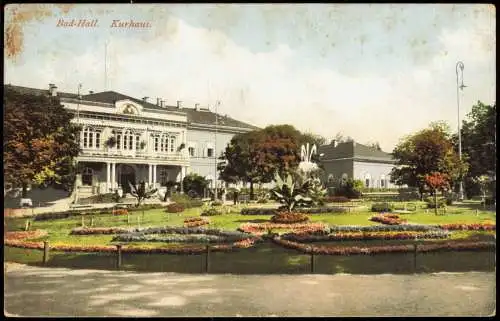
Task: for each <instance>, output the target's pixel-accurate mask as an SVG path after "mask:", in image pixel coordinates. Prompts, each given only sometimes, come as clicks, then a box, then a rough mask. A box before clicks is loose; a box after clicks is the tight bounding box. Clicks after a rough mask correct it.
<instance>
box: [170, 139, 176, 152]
mask: <svg viewBox="0 0 500 321" xmlns="http://www.w3.org/2000/svg"><path fill="white" fill-rule="evenodd" d="M174 147H175V136H170V152H171V153H173V152H174Z"/></svg>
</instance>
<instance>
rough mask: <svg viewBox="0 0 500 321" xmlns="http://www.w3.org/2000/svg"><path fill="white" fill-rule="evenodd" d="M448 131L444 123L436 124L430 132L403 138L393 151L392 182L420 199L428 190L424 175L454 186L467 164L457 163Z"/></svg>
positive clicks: (464, 171) (465, 169)
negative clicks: (433, 175)
mask: <svg viewBox="0 0 500 321" xmlns="http://www.w3.org/2000/svg"><path fill="white" fill-rule="evenodd" d="M449 131H450V129H449V127H448V125H447V124H446V123H444V122H435V123H431V124H430V126H429V128H426V129H423V130H421V131H419V132H417V133H415V134H413V135H409V136H407V137H404V138H403V139H402V140H401V141H400V142H399V144H398V145H397V146H396V147H395V148H394V151H393V157H394V158H395V159H396V166H395V167H394V168H393V169H392V171H391V182H392V183H395V184H397V185H403V184H406V185H408V186H409V187H416V188H418V191H419V194H420V198H421V199H423V194H424V192H426V191H427V190H428V188H427V184H426V182H425V175H427V174H430V173H432V172H440V173H443V174H446V175H447V176H448V177H449V178H450V181H451V182H456V181H457V180H458V179H459V178H460V176H461V175H463V174H464V173H466V172H467V163H466V161H465V158H464V159H463V160H462V161H460V159H459V157H458V154H457V153H456V151H455V150H454V148H453V143H452V139H451V135H450V133H449Z"/></svg>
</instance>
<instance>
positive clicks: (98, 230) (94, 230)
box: [70, 227, 134, 235]
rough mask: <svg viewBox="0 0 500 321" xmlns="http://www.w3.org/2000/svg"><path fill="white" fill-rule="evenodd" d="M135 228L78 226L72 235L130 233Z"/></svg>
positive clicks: (72, 231)
mask: <svg viewBox="0 0 500 321" xmlns="http://www.w3.org/2000/svg"><path fill="white" fill-rule="evenodd" d="M133 230H134V229H133V228H123V227H77V228H74V229H72V230H71V232H70V234H71V235H100V234H120V233H129V232H131V231H133Z"/></svg>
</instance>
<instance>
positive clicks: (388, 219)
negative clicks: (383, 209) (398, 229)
mask: <svg viewBox="0 0 500 321" xmlns="http://www.w3.org/2000/svg"><path fill="white" fill-rule="evenodd" d="M370 221H373V222H379V223H382V224H387V225H400V224H402V223H406V220H403V219H401V218H400V217H399V215H398V214H377V215H374V216H372V217H371V218H370Z"/></svg>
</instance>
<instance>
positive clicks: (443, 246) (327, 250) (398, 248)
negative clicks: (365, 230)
mask: <svg viewBox="0 0 500 321" xmlns="http://www.w3.org/2000/svg"><path fill="white" fill-rule="evenodd" d="M272 240H273V242H274V243H276V244H278V245H281V246H283V247H286V248H290V249H295V250H298V251H300V252H303V253H314V254H323V255H353V254H378V253H395V252H414V251H415V245H413V244H407V245H385V246H370V247H361V246H311V245H308V244H303V243H298V242H294V241H289V240H284V239H281V238H279V237H275V238H273V239H272ZM494 248H495V243H494V242H446V243H444V242H440V243H436V244H421V245H416V250H417V252H432V251H442V250H449V251H470V250H481V249H494Z"/></svg>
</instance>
